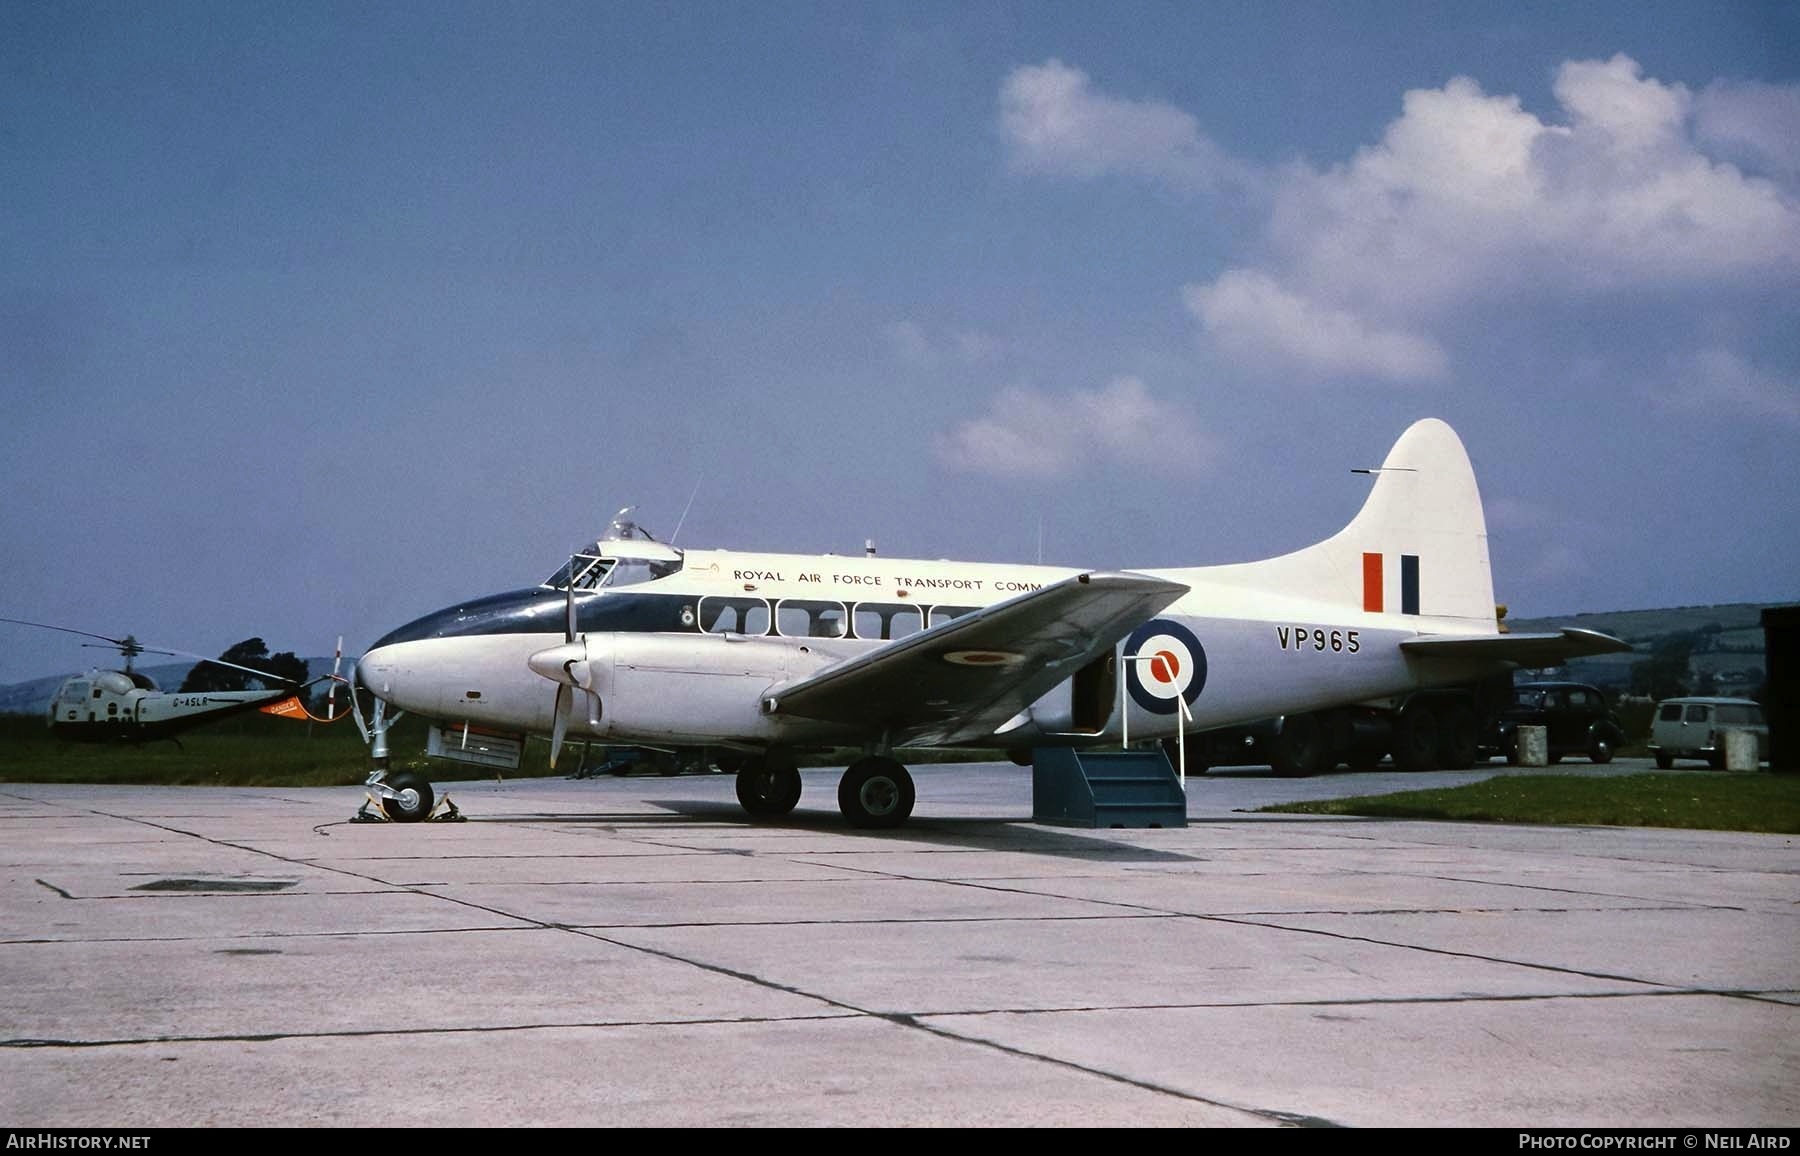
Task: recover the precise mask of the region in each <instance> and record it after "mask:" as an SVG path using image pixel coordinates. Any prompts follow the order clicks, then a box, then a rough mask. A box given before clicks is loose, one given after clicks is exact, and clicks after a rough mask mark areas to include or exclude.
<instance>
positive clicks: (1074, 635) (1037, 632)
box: [763, 573, 1188, 745]
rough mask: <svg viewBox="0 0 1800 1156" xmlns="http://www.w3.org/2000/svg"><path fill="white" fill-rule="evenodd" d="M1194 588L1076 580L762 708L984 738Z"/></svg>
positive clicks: (915, 640)
mask: <svg viewBox="0 0 1800 1156" xmlns="http://www.w3.org/2000/svg"><path fill="white" fill-rule="evenodd" d="M1187 589H1188V588H1187V587H1186V586H1183V585H1181V584H1180V583H1178V582H1168V581H1164V580H1163V579H1160V578H1151V577H1148V576H1146V575H1143V574H1129V573H1101V574H1079V575H1077V576H1075V577H1073V578H1066V579H1064V580H1063V581H1061V582H1057V583H1054V584H1053V585H1050V586H1046V587H1044V588H1043V589H1041V590H1033V591H1031V592H1030V593H1028V594H1022V595H1020V596H1019V597H1017V598H1012V599H1008V600H1007V601H1005V602H999V603H995V604H994V605H992V606H988V607H985V608H983V609H981V610H977V611H974V612H972V613H970V614H965V615H963V616H962V617H960V618H957V619H954V620H952V621H950V622H946V623H944V624H943V625H941V626H935V627H933V628H932V629H930V630H927V631H924V632H923V633H920V634H914V635H912V636H911V637H909V638H903V639H901V640H899V641H898V642H894V643H892V644H890V645H888V646H884V647H882V648H881V649H879V650H872V651H870V652H868V653H867V654H862V655H858V656H857V657H855V658H851V659H847V660H845V661H844V662H840V663H838V664H837V665H835V666H832V667H829V668H827V669H825V670H823V671H820V672H819V673H818V674H815V675H813V676H811V677H810V678H805V679H802V680H800V681H799V682H795V683H792V684H791V685H788V686H785V687H781V688H779V689H776V690H774V691H772V692H770V694H769V695H768V696H767V697H766V698H765V700H764V704H763V706H764V710H765V712H767V713H770V714H788V715H798V716H800V717H802V718H811V719H822V720H825V721H828V722H836V723H846V724H849V725H852V726H858V727H864V728H866V729H868V730H869V731H871V732H874V733H886V734H887V736H888V738H889V741H891V742H893V743H894V744H895V745H902V744H904V743H925V742H929V743H952V742H958V741H969V740H973V739H977V738H981V737H983V736H986V735H990V734H992V733H993V732H994V730H995V728H997V727H999V726H1000V725H1001V724H1002V723H1004V722H1006V720H1008V719H1010V718H1012V717H1013V716H1014V715H1016V714H1018V713H1019V712H1020V711H1022V710H1024V709H1025V708H1026V707H1028V706H1030V705H1031V704H1032V703H1033V702H1035V701H1037V700H1038V699H1039V698H1042V697H1043V696H1044V695H1045V694H1046V693H1048V692H1049V690H1050V689H1051V688H1052V687H1054V686H1055V685H1056V684H1057V683H1059V682H1061V681H1063V680H1064V679H1066V678H1069V677H1070V676H1072V675H1073V674H1074V673H1075V672H1076V671H1077V670H1079V669H1081V668H1082V667H1083V666H1085V665H1086V664H1087V663H1089V662H1091V661H1093V660H1094V659H1095V658H1097V657H1099V656H1100V655H1103V654H1106V653H1107V652H1109V651H1110V650H1111V649H1112V647H1113V644H1114V643H1116V642H1118V641H1119V639H1121V638H1123V637H1125V636H1126V635H1127V634H1130V633H1131V632H1132V631H1133V630H1134V629H1136V628H1137V627H1138V626H1140V625H1142V624H1143V623H1145V622H1147V621H1149V620H1150V619H1151V618H1152V617H1153V616H1154V615H1155V614H1156V613H1157V612H1158V611H1159V610H1161V609H1162V608H1163V607H1165V606H1167V605H1168V604H1169V603H1171V602H1173V601H1175V599H1177V598H1179V597H1181V595H1183V594H1185V593H1187Z"/></svg>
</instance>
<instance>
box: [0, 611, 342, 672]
mask: <svg viewBox="0 0 1800 1156" xmlns="http://www.w3.org/2000/svg"><path fill="white" fill-rule="evenodd" d="M0 622H11V623H15V624H16V625H19V626H35V627H37V628H38V629H40V630H60V631H62V632H63V633H64V634H79V635H81V636H82V637H83V638H98V639H99V640H100V641H101V642H107V643H111V644H112V646H113V647H114V648H115V649H116V650H118V652H119V653H120V654H122V655H124V656H125V658H126V669H127V670H129V669H130V668H131V664H130V660H131V659H133V658H135V657H137V656H138V655H140V654H165V655H168V656H169V657H170V658H192V659H194V660H196V661H198V662H210V663H212V664H213V665H214V666H228V667H230V668H231V669H233V670H241V671H243V672H244V673H245V674H253V675H255V676H256V677H257V678H259V679H262V680H263V681H264V683H271V682H278V683H281V684H283V685H285V686H292V687H299V686H302V685H304V684H302V683H299V682H295V681H294V680H293V679H291V678H283V677H281V676H280V675H279V674H270V673H269V672H268V671H266V670H257V669H256V668H255V667H252V666H239V665H238V664H237V663H235V662H226V661H225V660H224V659H220V658H209V657H207V656H206V655H204V654H195V653H194V652H193V651H191V650H170V649H169V648H168V647H166V646H145V645H144V644H143V643H141V642H139V641H138V640H137V639H136V638H134V637H133V636H131V635H129V634H127V635H126V636H125V637H124V638H110V637H108V636H107V635H104V634H95V633H94V632H93V631H91V630H75V629H73V628H71V627H67V626H52V625H50V624H49V623H48V622H27V621H26V620H25V619H23V618H0ZM82 645H83V646H92V645H93V643H83V644H82ZM315 681H317V680H315Z"/></svg>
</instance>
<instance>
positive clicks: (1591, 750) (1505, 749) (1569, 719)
mask: <svg viewBox="0 0 1800 1156" xmlns="http://www.w3.org/2000/svg"><path fill="white" fill-rule="evenodd" d="M1522 726H1541V727H1543V728H1544V730H1545V732H1546V737H1547V739H1548V745H1549V752H1548V753H1549V759H1550V761H1551V762H1553V763H1554V762H1556V761H1558V760H1559V759H1561V758H1563V757H1564V756H1565V755H1586V756H1587V758H1588V761H1589V762H1593V763H1610V762H1612V757H1613V751H1614V750H1615V749H1616V748H1617V747H1618V745H1619V744H1620V743H1621V742H1623V741H1624V740H1625V732H1624V730H1622V729H1621V728H1620V726H1619V719H1618V716H1617V715H1615V714H1613V712H1612V709H1611V708H1610V707H1608V706H1607V705H1606V696H1605V695H1604V694H1602V693H1600V690H1599V689H1598V688H1597V687H1592V686H1589V685H1587V684H1586V683H1584V682H1522V683H1519V684H1518V685H1517V686H1515V687H1513V689H1512V704H1511V705H1510V706H1507V707H1505V708H1504V709H1502V710H1501V712H1500V717H1499V719H1498V722H1497V725H1496V729H1497V731H1498V733H1497V734H1496V735H1495V736H1494V742H1493V747H1494V748H1495V749H1497V750H1498V751H1499V752H1500V753H1501V754H1503V755H1505V756H1506V761H1507V762H1509V763H1513V764H1517V763H1518V761H1519V748H1518V728H1520V727H1522Z"/></svg>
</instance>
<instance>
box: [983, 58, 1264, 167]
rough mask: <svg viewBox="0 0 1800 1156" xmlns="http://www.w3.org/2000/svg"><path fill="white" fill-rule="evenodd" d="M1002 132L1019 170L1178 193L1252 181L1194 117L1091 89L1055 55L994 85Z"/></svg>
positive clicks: (1081, 75) (1085, 79) (1085, 78)
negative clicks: (1141, 182) (1113, 177)
mask: <svg viewBox="0 0 1800 1156" xmlns="http://www.w3.org/2000/svg"><path fill="white" fill-rule="evenodd" d="M1000 131H1001V134H1002V135H1003V136H1004V138H1005V140H1006V143H1007V147H1008V149H1009V151H1010V153H1011V156H1012V160H1013V163H1014V164H1015V165H1016V166H1017V167H1019V168H1020V169H1022V170H1025V171H1030V172H1042V173H1051V174H1057V175H1062V176H1074V177H1097V176H1102V175H1105V174H1122V175H1126V176H1135V177H1143V178H1146V179H1150V180H1155V181H1158V182H1161V183H1164V184H1167V185H1170V186H1173V187H1175V188H1178V189H1182V190H1189V191H1213V190H1217V189H1218V188H1220V187H1222V186H1225V185H1230V184H1245V183H1251V182H1252V181H1253V180H1254V177H1253V170H1252V169H1251V167H1250V166H1248V165H1245V164H1243V163H1242V162H1239V161H1237V160H1234V159H1233V158H1232V157H1231V156H1230V155H1229V154H1227V153H1226V152H1225V151H1224V150H1223V149H1221V148H1220V147H1219V146H1218V145H1217V144H1215V143H1213V141H1212V139H1211V138H1209V137H1208V136H1207V135H1206V134H1205V133H1204V132H1202V131H1201V129H1200V123H1199V121H1197V120H1195V119H1194V118H1193V116H1191V115H1189V114H1188V113H1186V112H1183V111H1182V110H1181V109H1178V108H1176V107H1175V106H1173V105H1170V104H1164V103H1162V102H1160V101H1134V100H1125V99H1122V98H1119V97H1115V96H1107V95H1105V94H1103V93H1099V92H1096V91H1094V89H1093V87H1092V86H1091V85H1090V84H1089V83H1088V76H1087V74H1086V73H1085V72H1082V71H1081V70H1080V69H1076V68H1070V67H1069V66H1068V65H1066V64H1064V63H1063V62H1062V61H1060V60H1050V61H1046V62H1045V63H1043V64H1040V65H1032V66H1028V67H1024V68H1018V69H1014V70H1013V72H1012V73H1011V75H1009V76H1008V77H1007V78H1006V82H1005V84H1004V85H1002V86H1001V89H1000Z"/></svg>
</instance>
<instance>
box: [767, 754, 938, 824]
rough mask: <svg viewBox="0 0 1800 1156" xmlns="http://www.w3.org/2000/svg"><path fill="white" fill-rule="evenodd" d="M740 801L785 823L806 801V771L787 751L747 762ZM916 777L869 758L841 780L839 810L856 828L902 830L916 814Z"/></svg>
mask: <svg viewBox="0 0 1800 1156" xmlns="http://www.w3.org/2000/svg"><path fill="white" fill-rule="evenodd" d="M737 796H738V802H740V803H742V804H743V805H744V810H746V811H748V812H749V813H750V817H751V818H753V819H779V818H781V817H782V816H783V815H786V814H788V813H790V812H791V811H793V809H794V807H795V806H796V805H797V804H798V803H799V802H800V771H799V770H798V769H797V767H796V765H795V763H794V757H793V756H792V755H791V754H788V753H787V752H785V751H769V752H768V753H766V754H762V755H753V756H751V757H750V758H747V759H745V760H744V765H743V766H742V767H741V768H739V770H738V773H737ZM915 798H916V794H915V792H914V790H913V780H912V775H910V774H908V773H907V770H906V767H905V766H903V765H901V763H900V761H899V760H898V759H895V758H892V757H890V756H888V755H864V756H863V757H862V758H860V759H858V760H856V761H855V762H854V763H851V764H850V767H849V769H848V770H846V771H845V772H844V777H843V778H842V779H840V780H839V781H838V810H840V811H842V812H843V813H844V818H845V819H847V820H849V822H850V825H851V826H852V827H860V828H863V829H865V830H875V829H881V828H888V827H898V826H899V825H900V824H902V823H904V822H906V820H907V817H908V816H909V815H911V814H912V810H913V802H914V801H915Z"/></svg>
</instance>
